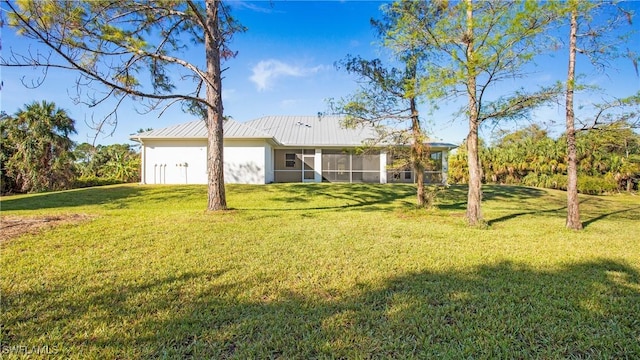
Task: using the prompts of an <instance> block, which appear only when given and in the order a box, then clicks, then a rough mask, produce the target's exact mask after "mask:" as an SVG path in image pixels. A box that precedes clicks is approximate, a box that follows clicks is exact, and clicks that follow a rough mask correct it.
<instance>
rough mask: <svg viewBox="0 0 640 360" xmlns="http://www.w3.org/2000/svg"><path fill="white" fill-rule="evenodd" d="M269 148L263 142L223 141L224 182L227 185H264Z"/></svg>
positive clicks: (266, 177) (266, 178)
mask: <svg viewBox="0 0 640 360" xmlns="http://www.w3.org/2000/svg"><path fill="white" fill-rule="evenodd" d="M270 153H271V147H270V146H269V144H267V143H266V141H264V140H225V142H224V180H225V182H226V183H229V184H265V183H267V180H268V178H269V176H267V170H266V165H268V164H269V158H270V156H271V155H270Z"/></svg>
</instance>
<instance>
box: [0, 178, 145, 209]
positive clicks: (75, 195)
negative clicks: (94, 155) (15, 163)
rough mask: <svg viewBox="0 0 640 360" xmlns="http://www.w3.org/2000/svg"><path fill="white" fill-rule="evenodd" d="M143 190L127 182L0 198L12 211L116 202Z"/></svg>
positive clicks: (2, 203)
mask: <svg viewBox="0 0 640 360" xmlns="http://www.w3.org/2000/svg"><path fill="white" fill-rule="evenodd" d="M143 191H144V190H143V188H142V187H140V186H139V185H132V184H127V185H113V186H100V187H92V188H82V189H73V190H66V191H57V192H50V193H40V194H28V195H14V196H9V197H3V198H2V200H0V206H1V207H2V210H3V211H11V210H39V209H52V208H68V207H78V206H87V205H102V204H116V203H117V202H118V201H123V200H125V199H131V198H133V197H136V196H139V195H140V194H141V193H142V192H143ZM119 206H120V207H126V205H125V203H124V202H121V203H120V205H119Z"/></svg>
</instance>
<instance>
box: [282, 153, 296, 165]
mask: <svg viewBox="0 0 640 360" xmlns="http://www.w3.org/2000/svg"><path fill="white" fill-rule="evenodd" d="M284 159H285V163H284V166H285V167H288V168H292V167H296V154H285V156H284Z"/></svg>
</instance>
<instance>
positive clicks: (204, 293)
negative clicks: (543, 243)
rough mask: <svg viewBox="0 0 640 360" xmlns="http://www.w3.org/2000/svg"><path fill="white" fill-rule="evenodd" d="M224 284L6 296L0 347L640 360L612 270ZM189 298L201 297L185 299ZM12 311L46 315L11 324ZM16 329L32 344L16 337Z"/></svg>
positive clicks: (634, 296)
mask: <svg viewBox="0 0 640 360" xmlns="http://www.w3.org/2000/svg"><path fill="white" fill-rule="evenodd" d="M221 274H222V272H216V273H207V272H205V271H203V272H198V273H189V274H185V275H183V276H170V277H167V278H164V279H158V280H151V281H146V280H143V281H142V282H141V283H140V282H138V285H133V286H118V285H117V284H111V285H108V286H107V285H102V286H99V287H96V288H93V289H92V290H91V293H88V294H75V296H72V297H70V298H68V297H64V296H56V294H51V293H46V292H43V293H30V294H27V293H22V294H18V293H11V292H8V291H4V294H5V295H4V297H5V315H4V316H3V317H4V318H5V321H4V323H5V333H6V334H5V335H4V338H5V339H8V340H9V341H8V344H7V343H6V342H5V343H3V345H5V344H6V345H12V344H31V343H35V342H38V341H40V342H42V341H51V342H53V343H58V344H60V348H59V349H58V350H59V352H60V354H59V355H62V356H65V355H74V356H75V355H77V354H73V353H72V351H77V350H78V349H82V351H83V352H84V353H83V354H82V355H83V356H88V357H96V356H99V355H100V354H109V355H110V356H115V357H118V358H148V357H153V358H155V357H169V358H188V357H195V358H280V357H282V358H319V357H320V358H324V357H326V358H377V357H381V358H431V357H439V358H442V357H445V358H468V357H480V358H513V357H516V358H529V357H531V358H572V357H574V358H584V357H595V358H635V357H638V356H640V342H639V341H638V336H640V333H639V328H638V314H639V313H640V275H639V274H638V272H637V271H636V270H635V269H634V268H632V267H631V266H629V265H627V264H624V263H621V262H617V261H613V260H607V259H602V260H597V261H590V262H583V263H574V264H568V265H565V266H564V267H561V268H558V269H556V270H548V271H541V270H537V269H533V268H530V267H528V266H527V265H522V264H516V263H512V262H501V263H497V264H493V265H483V266H479V267H476V268H474V269H470V270H467V271H455V270H450V271H443V272H418V273H409V274H402V275H399V276H396V277H393V278H390V279H387V280H386V281H384V282H382V283H381V284H379V285H375V284H373V285H372V284H356V285H354V286H353V287H351V288H349V289H347V290H338V289H331V288H324V287H322V286H321V285H318V284H315V285H314V284H308V285H309V287H308V290H305V291H303V292H301V291H300V290H298V291H297V292H296V291H294V290H292V289H289V288H288V287H284V288H283V286H282V285H280V286H279V287H278V284H281V283H280V281H281V280H278V279H274V278H269V276H268V275H265V276H262V277H261V278H260V279H255V280H252V281H251V282H250V283H247V282H242V283H229V284H227V285H220V284H219V282H218V281H217V279H218V277H219V276H220V275H221ZM194 284H198V285H199V289H201V291H200V292H199V293H197V294H191V295H190V296H189V295H188V291H186V289H188V288H190V287H192V286H194ZM59 285H60V286H62V285H64V284H59ZM270 286H271V289H272V290H269V289H270ZM277 289H280V290H277ZM243 293H244V294H247V293H251V294H252V295H251V296H250V297H249V296H246V295H245V296H242V294H243ZM16 299H20V302H25V301H26V302H28V303H29V304H27V305H29V308H33V307H34V304H33V303H37V304H38V305H39V306H38V309H40V312H39V313H37V314H29V315H27V316H17V315H16V314H17V313H19V312H20V311H21V309H20V308H17V307H16V306H17V305H16V304H15V303H16ZM49 312H55V313H58V314H60V313H62V314H63V315H61V316H50V315H48V314H49ZM16 327H19V328H20V329H19V330H17V331H28V333H29V334H30V335H28V337H25V338H20V337H18V336H16V335H15V334H13V332H14V330H15V329H16ZM104 329H108V330H104ZM43 334H45V335H43ZM46 334H49V335H46Z"/></svg>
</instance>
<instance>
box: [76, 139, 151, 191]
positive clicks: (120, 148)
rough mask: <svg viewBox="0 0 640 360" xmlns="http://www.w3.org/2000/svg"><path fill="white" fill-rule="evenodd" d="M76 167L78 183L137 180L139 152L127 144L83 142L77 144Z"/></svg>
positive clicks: (138, 179)
mask: <svg viewBox="0 0 640 360" xmlns="http://www.w3.org/2000/svg"><path fill="white" fill-rule="evenodd" d="M74 154H75V156H76V159H77V161H76V169H77V173H78V176H79V179H78V181H79V183H83V182H86V183H92V182H93V181H94V179H95V180H98V181H99V182H103V181H104V182H106V183H113V182H114V181H116V182H137V181H140V166H141V163H140V161H141V160H140V154H139V153H137V152H136V151H135V150H134V149H133V148H132V146H131V145H129V144H113V145H107V146H104V145H98V146H96V147H94V146H92V145H90V144H87V143H83V144H80V145H78V146H77V147H76V148H75V150H74Z"/></svg>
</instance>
